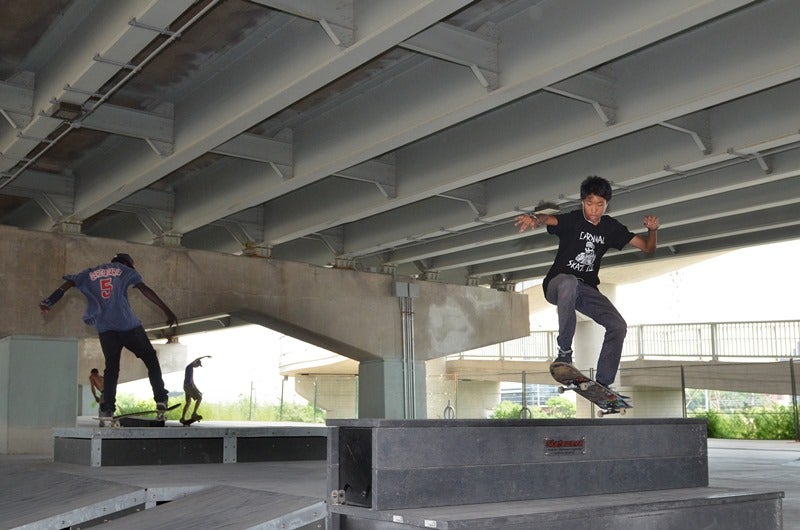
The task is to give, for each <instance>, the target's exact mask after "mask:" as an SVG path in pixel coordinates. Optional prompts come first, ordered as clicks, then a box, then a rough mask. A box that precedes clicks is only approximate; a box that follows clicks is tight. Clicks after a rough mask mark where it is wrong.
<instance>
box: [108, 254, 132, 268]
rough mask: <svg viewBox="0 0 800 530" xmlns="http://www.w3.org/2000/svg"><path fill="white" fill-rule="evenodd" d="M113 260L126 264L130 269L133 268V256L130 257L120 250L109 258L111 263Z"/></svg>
mask: <svg viewBox="0 0 800 530" xmlns="http://www.w3.org/2000/svg"><path fill="white" fill-rule="evenodd" d="M115 262H116V263H122V264H124V265H127V266H128V267H130V268H131V269H132V268H133V258H132V257H131V255H130V254H125V253H124V252H120V253H119V254H117V255H115V256H114V257H113V258H111V263H115Z"/></svg>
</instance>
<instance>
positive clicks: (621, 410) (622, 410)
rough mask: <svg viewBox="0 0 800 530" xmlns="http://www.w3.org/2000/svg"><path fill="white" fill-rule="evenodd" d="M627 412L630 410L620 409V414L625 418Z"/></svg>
mask: <svg viewBox="0 0 800 530" xmlns="http://www.w3.org/2000/svg"><path fill="white" fill-rule="evenodd" d="M627 412H628V409H619V413H620V414H621V415H623V416H624V415H625V414H626V413H627Z"/></svg>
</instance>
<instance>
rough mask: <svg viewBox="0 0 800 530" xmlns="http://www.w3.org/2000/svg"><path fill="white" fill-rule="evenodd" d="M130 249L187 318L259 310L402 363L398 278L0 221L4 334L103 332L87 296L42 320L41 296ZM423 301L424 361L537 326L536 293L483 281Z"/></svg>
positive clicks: (425, 286) (150, 312)
mask: <svg viewBox="0 0 800 530" xmlns="http://www.w3.org/2000/svg"><path fill="white" fill-rule="evenodd" d="M117 252H127V253H129V254H131V255H132V256H133V258H134V260H135V261H136V267H137V269H138V270H139V271H140V272H141V273H142V275H143V277H144V279H145V282H146V283H147V284H148V285H149V286H150V287H152V288H153V289H154V290H155V291H156V292H157V293H158V294H159V295H160V296H161V298H162V299H164V301H165V302H167V304H168V305H169V306H170V307H171V308H172V309H173V310H174V311H175V313H176V314H177V316H178V319H179V320H181V319H183V320H186V319H189V318H192V317H198V316H204V315H211V314H214V313H218V312H236V311H244V312H245V313H249V314H251V315H256V318H258V315H261V316H263V317H264V322H265V323H268V324H270V327H272V328H273V329H276V330H277V331H280V332H283V333H285V334H287V335H291V336H295V337H297V338H300V339H301V340H306V341H307V342H310V343H312V344H315V345H317V346H320V347H323V348H326V349H330V350H332V351H336V352H337V353H340V354H342V355H345V356H347V357H350V358H353V359H357V360H370V359H380V358H383V359H400V358H401V356H402V351H401V350H402V346H401V335H400V334H401V320H400V308H399V302H398V299H397V298H396V297H395V296H393V295H392V284H393V282H394V279H393V278H392V277H391V276H388V275H383V274H373V273H364V272H357V271H353V270H341V269H328V268H322V267H314V266H311V265H306V264H300V263H292V262H281V261H276V260H268V259H262V258H248V257H242V256H233V255H229V254H221V253H215V252H208V251H199V250H189V249H183V248H167V247H157V246H150V245H140V244H134V243H126V242H120V241H114V240H107V239H100V238H90V237H86V236H80V235H79V236H73V235H63V234H53V233H46V232H34V231H25V230H20V229H17V228H13V227H8V226H0V274H2V276H3V280H4V281H3V284H4V287H5V289H6V292H5V293H4V294H5V296H6V299H7V300H12V301H14V303H11V304H4V305H3V306H2V307H1V308H0V337H2V336H8V335H20V334H31V335H43V336H52V337H64V336H72V337H78V338H87V337H91V336H94V335H95V332H94V330H93V328H89V327H87V326H85V325H84V324H83V322H82V320H81V318H80V316H81V315H82V314H83V310H84V307H85V303H84V298H83V296H82V295H81V294H80V293H79V292H77V291H76V290H70V291H69V292H68V293H67V295H65V296H64V298H63V299H62V301H61V302H59V304H58V305H56V306H55V307H54V309H53V310H52V311H51V312H50V313H49V314H48V315H45V316H40V315H39V314H38V310H37V304H38V301H39V300H40V299H41V298H43V297H45V296H47V295H48V294H50V292H52V290H53V289H54V288H55V287H57V286H58V285H59V284H60V283H61V276H62V275H63V274H65V273H73V272H77V271H80V270H82V269H84V268H86V267H88V266H92V265H95V264H97V263H100V262H104V261H107V260H109V259H110V258H111V257H112V256H113V255H114V254H115V253H117ZM419 285H420V289H419V291H420V294H419V297H417V298H415V299H414V310H415V314H414V329H415V349H416V352H415V353H416V358H417V359H418V360H427V359H432V358H437V357H441V356H443V355H447V354H450V353H455V352H459V351H463V350H467V349H471V348H477V347H481V346H485V345H489V344H494V343H497V342H500V341H505V340H509V339H513V338H517V337H522V336H525V335H527V334H528V332H529V330H528V327H529V325H528V298H527V296H525V295H522V294H518V293H509V292H499V291H494V290H491V289H486V288H481V287H467V286H458V285H447V284H439V283H434V282H420V283H419ZM130 298H131V303H132V305H133V307H134V310H135V311H136V312H137V314H138V315H139V316H140V318H141V319H142V321H143V322H144V323H145V325H148V324H158V323H162V322H163V321H164V317H163V315H162V314H161V311H160V310H159V309H158V308H156V307H155V306H153V304H151V303H150V302H149V301H147V300H146V299H145V298H144V297H143V296H142V295H141V294H139V293H138V292H137V291H132V292H131V294H130Z"/></svg>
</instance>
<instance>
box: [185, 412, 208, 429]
mask: <svg viewBox="0 0 800 530" xmlns="http://www.w3.org/2000/svg"><path fill="white" fill-rule="evenodd" d="M202 419H203V417H202V416H200V415H199V414H197V415H195V416H192V417H191V418H189V419H188V420H180V422H181V425H183V426H184V427H188V426H189V425H191V424H192V423H194V422H196V421H200V420H202Z"/></svg>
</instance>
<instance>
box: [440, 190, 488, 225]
mask: <svg viewBox="0 0 800 530" xmlns="http://www.w3.org/2000/svg"><path fill="white" fill-rule="evenodd" d="M437 197H443V198H445V199H452V200H456V201H462V202H465V203H467V205H468V206H469V207H470V208H471V209H472V211H473V212H474V213H475V215H477V216H478V217H484V216H485V215H486V213H487V212H488V206H487V200H486V183H485V182H476V183H475V184H470V185H469V186H464V187H463V188H458V189H455V190H450V191H448V192H446V193H439V194H437Z"/></svg>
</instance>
